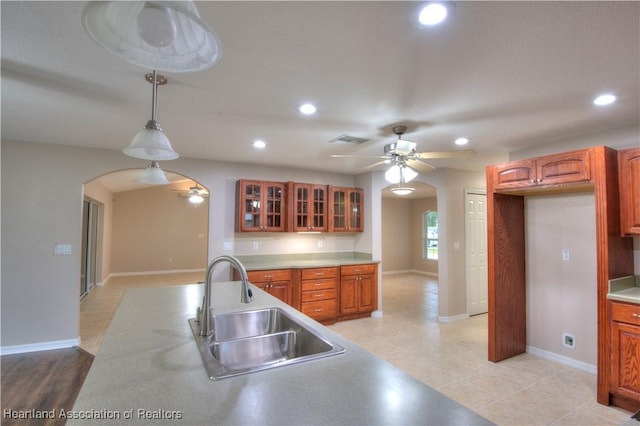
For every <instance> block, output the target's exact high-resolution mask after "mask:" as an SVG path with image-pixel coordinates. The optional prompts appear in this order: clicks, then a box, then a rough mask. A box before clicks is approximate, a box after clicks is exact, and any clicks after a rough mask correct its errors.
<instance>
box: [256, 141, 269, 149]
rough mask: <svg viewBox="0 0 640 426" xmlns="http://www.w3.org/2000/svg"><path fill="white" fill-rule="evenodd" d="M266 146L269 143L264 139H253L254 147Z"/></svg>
mask: <svg viewBox="0 0 640 426" xmlns="http://www.w3.org/2000/svg"><path fill="white" fill-rule="evenodd" d="M265 146H267V144H266V143H265V142H264V141H263V140H260V139H258V140H256V141H253V147H254V148H258V149H262V148H264V147H265Z"/></svg>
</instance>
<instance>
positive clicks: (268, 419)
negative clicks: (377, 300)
mask: <svg viewBox="0 0 640 426" xmlns="http://www.w3.org/2000/svg"><path fill="white" fill-rule="evenodd" d="M202 289H203V286H202V285H199V284H194V285H186V286H174V287H160V288H147V289H130V290H128V291H127V292H126V294H125V296H124V298H123V300H122V302H121V304H120V307H119V308H118V311H117V312H116V315H115V317H114V318H113V321H112V322H111V326H110V328H109V331H108V332H107V335H106V337H105V339H104V342H103V343H102V346H101V348H100V350H99V352H98V354H97V355H96V358H95V360H94V361H93V365H92V366H91V369H90V371H89V374H88V375H87V377H86V379H85V382H84V385H83V386H82V389H81V391H80V394H79V395H78V398H77V400H76V402H75V405H74V407H73V411H72V412H71V413H69V415H74V416H78V417H80V416H82V418H75V419H74V418H69V419H68V421H67V424H68V425H87V424H171V425H205V424H216V425H221V424H236V425H238V424H251V425H268V424H278V425H285V424H314V425H319V424H340V425H346V424H368V425H371V424H402V425H409V424H421V425H425V424H438V425H452V424H464V425H471V424H491V423H490V422H489V421H488V420H486V419H484V418H483V417H480V416H479V415H477V414H475V413H474V412H472V411H470V410H469V409H467V408H465V407H463V406H462V405H460V404H458V403H456V402H455V401H453V400H451V399H449V398H447V397H446V396H444V395H442V394H440V393H439V392H437V391H436V390H434V389H432V388H430V387H428V386H426V385H424V384H422V383H421V382H419V381H417V380H415V379H414V378H412V377H411V376H409V375H408V374H406V373H404V372H403V371H402V370H400V369H398V368H396V367H394V366H392V365H391V364H389V363H387V362H386V361H384V360H382V359H380V358H377V357H376V356H374V355H373V354H371V353H369V352H367V351H365V350H364V349H362V348H360V347H359V346H357V345H355V344H353V343H351V342H349V341H348V340H346V339H344V338H342V337H341V336H340V335H338V334H336V333H334V332H332V331H331V330H330V329H328V328H326V327H323V326H322V325H320V324H319V323H317V322H315V321H313V320H311V319H310V318H308V317H306V316H304V315H302V314H301V313H299V312H298V311H296V310H294V309H293V308H291V307H289V306H287V305H285V304H283V303H282V302H280V301H278V300H277V299H275V298H273V297H271V296H269V295H268V294H266V293H264V292H262V291H260V290H258V289H257V288H255V287H253V288H252V289H253V293H254V301H253V302H252V303H251V304H249V305H244V304H241V303H240V283H239V282H225V283H214V284H213V297H212V300H213V306H214V312H216V313H223V312H229V311H238V310H247V309H256V308H262V307H270V306H279V307H281V308H283V309H285V310H286V311H287V312H289V313H290V314H292V315H294V316H295V317H296V318H297V319H298V320H299V321H300V322H302V323H304V324H305V325H307V326H311V327H312V328H315V329H319V330H322V333H323V334H324V335H326V336H328V337H329V338H330V339H332V340H334V341H335V342H336V343H338V344H340V345H342V346H344V347H345V348H346V352H345V353H344V354H341V355H336V356H331V357H327V358H322V359H318V360H314V361H309V362H303V363H300V364H296V365H290V366H284V367H280V368H274V369H271V370H267V371H261V372H256V373H251V374H247V375H242V376H237V377H232V378H228V379H222V380H218V381H211V380H209V378H208V376H207V373H206V371H205V369H204V365H203V362H202V359H201V358H200V353H199V351H198V347H197V345H196V342H195V340H194V338H193V336H192V334H191V330H190V328H189V324H188V322H187V320H188V319H189V318H192V317H194V316H195V311H196V308H197V306H199V304H200V302H201V300H202ZM89 416H91V417H94V418H93V419H89V418H87V417H89ZM129 416H131V418H127V417H129ZM95 417H101V418H95ZM105 417H116V418H112V419H108V418H105Z"/></svg>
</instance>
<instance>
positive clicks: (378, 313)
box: [371, 309, 382, 318]
mask: <svg viewBox="0 0 640 426" xmlns="http://www.w3.org/2000/svg"><path fill="white" fill-rule="evenodd" d="M371 317H372V318H382V311H381V310H379V309H376V310H375V311H373V312H371Z"/></svg>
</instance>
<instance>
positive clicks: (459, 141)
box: [454, 138, 469, 145]
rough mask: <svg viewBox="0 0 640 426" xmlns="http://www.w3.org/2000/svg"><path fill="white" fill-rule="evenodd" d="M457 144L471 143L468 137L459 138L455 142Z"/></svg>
mask: <svg viewBox="0 0 640 426" xmlns="http://www.w3.org/2000/svg"><path fill="white" fill-rule="evenodd" d="M454 143H455V144H456V145H466V144H468V143H469V139H467V138H458V139H456V140H455V142H454Z"/></svg>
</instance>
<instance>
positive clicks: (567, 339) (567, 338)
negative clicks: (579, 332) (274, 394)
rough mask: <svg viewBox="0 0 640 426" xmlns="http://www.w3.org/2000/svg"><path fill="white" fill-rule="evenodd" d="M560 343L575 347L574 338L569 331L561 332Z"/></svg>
mask: <svg viewBox="0 0 640 426" xmlns="http://www.w3.org/2000/svg"><path fill="white" fill-rule="evenodd" d="M562 345H563V346H565V347H567V348H571V349H574V348H575V347H576V338H575V337H574V336H573V335H572V334H569V333H564V334H562Z"/></svg>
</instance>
